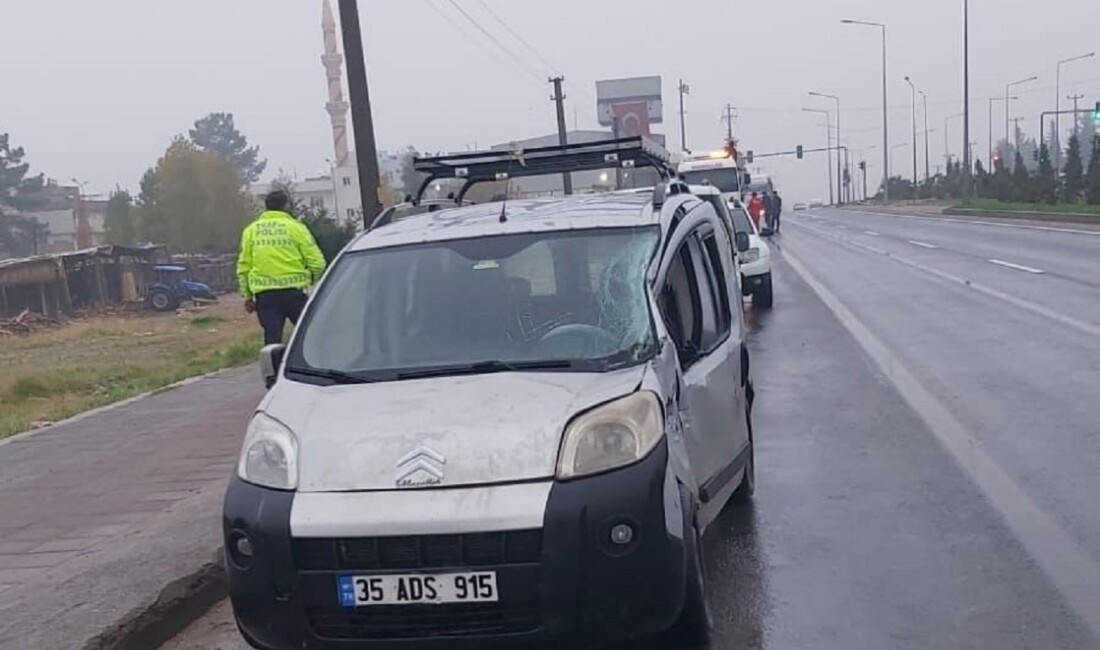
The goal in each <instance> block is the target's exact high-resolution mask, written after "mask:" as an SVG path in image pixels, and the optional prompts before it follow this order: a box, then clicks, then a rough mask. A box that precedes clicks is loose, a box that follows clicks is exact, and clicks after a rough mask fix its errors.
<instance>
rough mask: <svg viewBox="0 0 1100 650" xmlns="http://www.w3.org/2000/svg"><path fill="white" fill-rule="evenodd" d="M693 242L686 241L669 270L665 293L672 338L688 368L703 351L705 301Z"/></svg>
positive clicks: (663, 303) (664, 309)
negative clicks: (699, 280)
mask: <svg viewBox="0 0 1100 650" xmlns="http://www.w3.org/2000/svg"><path fill="white" fill-rule="evenodd" d="M692 243H693V240H692V239H688V240H686V241H684V243H683V244H681V245H680V249H679V250H678V251H676V256H675V258H674V259H673V261H672V264H671V265H670V266H669V269H668V275H667V276H666V279H665V286H664V288H663V289H662V290H661V305H660V307H661V313H662V316H664V320H665V324H666V325H667V326H668V329H669V334H670V335H671V336H672V340H673V342H675V344H676V349H677V352H678V355H679V357H680V362H681V363H682V364H684V365H685V366H687V365H690V364H691V362H692V361H694V359H695V357H696V355H697V354H698V352H699V351H700V350H701V349H702V348H701V347H700V344H701V343H702V340H703V324H704V323H703V321H704V315H703V301H702V300H701V298H700V294H699V282H698V275H697V270H696V261H695V258H694V256H693V255H692V250H691V244H692Z"/></svg>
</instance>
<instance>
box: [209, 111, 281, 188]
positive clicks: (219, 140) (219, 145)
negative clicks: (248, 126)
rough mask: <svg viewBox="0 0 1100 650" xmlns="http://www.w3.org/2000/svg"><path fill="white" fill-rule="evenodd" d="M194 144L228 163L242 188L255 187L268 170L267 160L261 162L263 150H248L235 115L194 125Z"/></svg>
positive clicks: (214, 115) (221, 115)
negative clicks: (244, 186)
mask: <svg viewBox="0 0 1100 650" xmlns="http://www.w3.org/2000/svg"><path fill="white" fill-rule="evenodd" d="M191 142H193V143H195V146H197V147H198V148H199V149H201V150H203V151H209V152H213V153H216V154H218V155H219V156H221V157H222V158H224V159H226V160H227V161H229V163H230V164H231V165H233V169H235V170H236V171H237V176H238V177H239V178H240V179H241V184H242V185H247V184H249V183H255V182H256V181H257V180H259V178H260V175H261V174H263V173H264V170H265V169H267V160H260V159H259V157H260V148H259V147H250V146H248V138H246V137H244V136H243V135H242V134H241V132H240V131H238V130H237V126H236V125H235V124H234V123H233V114H232V113H211V114H209V115H207V116H206V117H204V118H202V119H201V120H198V121H197V122H195V128H193V129H191Z"/></svg>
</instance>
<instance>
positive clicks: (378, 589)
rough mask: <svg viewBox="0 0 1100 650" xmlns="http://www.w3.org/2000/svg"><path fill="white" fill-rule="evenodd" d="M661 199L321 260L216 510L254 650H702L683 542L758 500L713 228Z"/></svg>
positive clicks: (439, 229)
mask: <svg viewBox="0 0 1100 650" xmlns="http://www.w3.org/2000/svg"><path fill="white" fill-rule="evenodd" d="M681 187H682V186H681ZM668 189H669V188H668V186H665V185H661V186H658V187H657V188H655V190H654V191H653V192H652V193H651V194H638V193H634V194H607V195H590V196H575V197H568V198H563V199H548V200H534V201H522V202H509V203H508V204H507V205H502V204H501V203H489V204H483V205H477V206H471V207H461V208H452V209H447V210H441V211H438V212H435V213H425V214H421V215H414V216H410V217H408V218H405V219H401V220H399V221H396V222H394V223H392V224H391V225H387V226H383V227H380V228H376V229H373V230H371V231H369V232H367V233H365V234H363V235H361V236H359V238H358V239H356V240H355V241H354V242H353V243H352V244H350V245H349V246H348V247H347V248H346V249H345V251H344V252H343V253H342V254H341V255H340V256H339V257H338V258H337V260H336V261H335V262H334V264H333V265H332V268H331V269H330V270H329V272H328V274H327V275H326V277H325V279H324V280H323V282H322V283H321V285H320V286H319V287H318V288H317V290H316V291H315V292H314V295H313V297H312V299H311V301H310V304H309V306H308V307H307V309H306V311H305V313H304V315H303V319H302V321H301V323H300V325H299V326H298V328H297V330H296V332H295V334H294V336H293V339H292V341H291V343H290V345H289V347H285V348H284V347H283V346H270V347H268V348H265V350H264V353H263V359H262V367H263V372H264V374H265V377H266V378H267V379H269V380H271V381H273V386H272V388H271V390H270V391H269V392H268V394H267V395H266V396H265V397H264V399H263V401H262V402H261V403H260V405H259V406H258V408H257V409H256V412H255V415H254V416H253V418H252V420H251V422H250V423H249V425H248V428H247V432H246V435H245V441H244V445H243V448H242V451H241V456H240V463H239V466H238V469H237V474H236V475H235V476H234V477H233V479H232V480H231V483H230V485H229V487H228V490H227V494H226V499H225V506H224V534H225V547H226V565H227V572H228V578H229V587H230V595H231V599H232V604H233V609H234V612H235V615H236V620H237V623H238V625H239V627H240V630H241V632H242V633H243V634H244V636H245V637H246V639H247V640H248V641H249V643H251V644H252V645H253V647H256V648H263V649H266V650H291V649H300V648H311V649H315V650H318V649H319V650H326V649H334V650H335V649H348V648H383V649H385V648H412V647H415V648H452V647H458V646H461V647H474V648H486V647H491V646H492V645H493V644H503V645H505V646H506V647H515V645H518V644H523V643H525V642H537V643H540V644H545V645H546V646H547V647H556V648H577V647H582V646H585V647H587V646H588V645H590V644H594V643H609V642H618V641H624V640H631V639H635V638H639V637H648V636H652V635H656V634H664V635H667V636H668V638H669V639H670V643H675V644H676V645H677V646H678V647H679V646H681V645H689V646H690V645H695V644H701V643H703V642H705V641H706V639H707V637H708V634H709V629H710V617H709V613H708V612H709V609H708V606H707V602H706V595H705V584H704V582H705V572H704V569H703V567H704V560H703V546H702V544H701V541H700V540H701V538H702V535H703V532H704V531H705V530H706V529H707V527H708V526H709V525H711V524H712V523H713V522H714V521H715V519H716V517H718V515H719V513H721V512H722V510H723V509H724V508H726V506H727V503H728V502H730V501H746V500H748V499H749V498H750V497H751V495H752V493H753V490H754V485H755V473H754V472H755V463H754V453H753V449H754V447H753V429H752V421H751V404H752V382H751V380H750V374H749V372H750V370H749V357H748V352H747V350H746V328H745V323H744V320H743V315H742V312H741V309H740V308H739V303H738V302H737V301H739V300H740V296H739V294H738V291H737V263H736V260H735V257H734V254H733V250H734V248H733V243H732V241H731V238H732V235H731V234H730V230H729V228H728V227H727V225H726V224H725V223H724V222H723V221H722V220H721V219H720V217H719V215H718V214H717V213H716V212H715V210H714V209H713V208H712V207H711V205H710V204H708V203H707V202H706V201H703V200H701V199H700V198H699V197H696V196H693V195H691V194H688V193H686V192H684V193H679V194H675V195H670V194H669V191H668Z"/></svg>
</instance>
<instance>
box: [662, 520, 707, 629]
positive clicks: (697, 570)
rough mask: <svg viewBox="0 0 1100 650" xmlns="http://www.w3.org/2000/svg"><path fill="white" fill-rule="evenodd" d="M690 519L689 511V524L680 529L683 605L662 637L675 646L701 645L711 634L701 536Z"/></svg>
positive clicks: (696, 526)
mask: <svg viewBox="0 0 1100 650" xmlns="http://www.w3.org/2000/svg"><path fill="white" fill-rule="evenodd" d="M694 520H695V517H694V515H693V516H692V524H691V528H690V529H687V530H685V531H684V532H685V533H687V534H686V535H685V536H684V556H685V557H684V560H685V562H684V564H685V566H686V567H687V576H686V578H685V579H686V581H687V584H686V585H685V586H684V607H683V609H682V610H680V616H679V617H678V618H677V619H676V622H675V623H673V624H672V627H671V628H669V629H668V630H667V631H666V632H665V634H664V637H665V639H664V641H666V642H667V643H669V644H671V645H672V646H674V647H676V648H702V647H704V646H706V645H707V643H709V642H710V636H711V616H710V605H709V604H708V603H707V579H706V573H707V570H706V561H705V559H704V553H703V537H702V535H700V534H699V527H698V525H697V524H696V523H694Z"/></svg>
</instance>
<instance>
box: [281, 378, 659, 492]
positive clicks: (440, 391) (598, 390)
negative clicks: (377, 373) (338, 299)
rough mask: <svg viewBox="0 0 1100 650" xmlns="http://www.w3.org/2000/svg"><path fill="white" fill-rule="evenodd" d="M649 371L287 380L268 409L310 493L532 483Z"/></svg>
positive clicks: (302, 486)
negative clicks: (571, 427)
mask: <svg viewBox="0 0 1100 650" xmlns="http://www.w3.org/2000/svg"><path fill="white" fill-rule="evenodd" d="M645 368H646V366H644V365H643V366H638V367H635V368H630V369H626V370H621V371H616V372H613V373H598V374H588V373H585V374H580V373H499V374H488V375H477V376H457V377H439V378H431V379H422V380H410V381H396V382H386V383H379V384H363V385H351V386H324V387H322V386H313V385H310V384H303V383H297V382H293V381H290V380H287V379H285V378H283V379H280V381H279V382H278V383H277V384H276V385H275V386H274V387H273V388H272V390H271V391H270V393H269V394H268V396H267V399H265V400H264V402H263V404H262V405H261V409H262V410H263V411H264V412H265V413H267V414H268V415H270V416H271V417H274V418H275V419H277V420H279V421H280V422H282V423H283V424H285V425H287V426H288V427H289V428H290V430H291V431H293V432H294V434H295V436H296V437H297V438H298V449H299V456H298V472H299V474H298V490H299V491H300V492H349V491H363V490H394V489H408V488H418V487H420V488H424V487H456V486H464V485H478V484H490V483H507V482H513V481H529V480H538V479H547V478H551V477H553V476H554V474H555V470H556V467H557V459H558V449H559V446H560V442H561V435H562V433H563V431H564V429H565V426H566V425H567V424H568V423H569V421H570V420H571V419H572V417H573V416H575V415H576V414H577V413H579V412H582V411H585V410H587V409H589V408H591V407H593V406H596V405H598V404H601V403H604V402H607V401H610V400H613V399H615V398H617V397H620V396H623V395H626V394H629V393H631V392H633V391H635V390H637V388H638V386H639V385H640V384H641V382H642V377H643V375H644V374H645Z"/></svg>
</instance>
